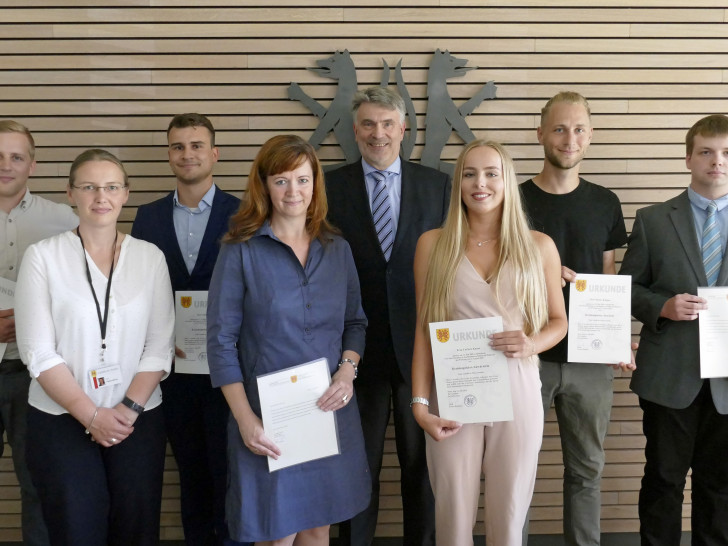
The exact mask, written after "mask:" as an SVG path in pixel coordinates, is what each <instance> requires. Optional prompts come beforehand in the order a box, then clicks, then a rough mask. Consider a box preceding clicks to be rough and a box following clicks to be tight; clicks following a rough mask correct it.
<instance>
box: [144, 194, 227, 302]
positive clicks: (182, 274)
mask: <svg viewBox="0 0 728 546" xmlns="http://www.w3.org/2000/svg"><path fill="white" fill-rule="evenodd" d="M173 197H174V192H171V193H170V194H169V195H167V196H165V197H162V198H161V199H158V200H157V201H153V202H152V203H149V204H147V205H142V206H141V207H139V210H138V211H137V215H136V219H135V220H134V225H133V226H132V228H131V235H132V237H136V238H138V239H143V240H145V241H149V242H150V243H154V244H155V245H157V246H158V247H159V249H160V250H161V251H162V252H163V253H164V256H165V258H166V259H167V267H169V276H170V279H171V280H172V289H173V290H175V291H176V290H207V289H208V288H209V286H210V278H211V277H212V270H213V268H214V267H215V262H216V261H217V254H218V252H219V250H220V239H222V236H223V235H225V233H227V231H228V224H229V220H230V216H231V215H233V214H234V213H235V212H236V211H237V210H238V207H239V206H240V199H238V198H237V197H234V196H232V195H230V194H229V193H225V192H224V191H222V190H221V189H220V188H218V187H216V188H215V197H214V198H213V200H212V209H211V210H210V218H209V220H208V222H207V228H206V229H205V235H204V237H203V239H202V243H201V244H200V254H199V256H198V257H197V262H196V263H195V268H194V269H193V270H192V273H191V274H190V273H188V272H187V266H186V265H185V261H184V258H183V257H182V251H181V250H180V248H179V243H178V242H177V234H176V233H175V231H174V220H173V219H172V210H173V209H174V202H173Z"/></svg>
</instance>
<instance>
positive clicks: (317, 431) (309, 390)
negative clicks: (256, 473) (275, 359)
mask: <svg viewBox="0 0 728 546" xmlns="http://www.w3.org/2000/svg"><path fill="white" fill-rule="evenodd" d="M330 384H331V374H330V373H329V364H328V361H327V360H326V359H325V358H321V359H319V360H314V361H313V362H307V363H306V364H299V365H298V366H292V367H290V368H286V369H285V370H281V371H279V372H273V373H269V374H265V375H261V376H258V393H259V395H260V412H261V417H262V419H263V428H264V429H265V435H266V436H268V438H270V439H271V440H273V442H274V443H275V444H276V445H277V446H278V447H279V448H280V450H281V455H280V457H278V459H277V460H276V459H274V458H273V457H268V470H269V471H270V472H274V471H276V470H280V469H281V468H286V467H288V466H293V465H295V464H300V463H305V462H307V461H313V460H315V459H321V458H323V457H329V456H331V455H338V454H339V453H340V450H339V435H338V433H337V430H336V418H335V416H334V412H333V411H322V410H321V409H320V408H319V407H318V406H317V405H316V401H317V400H318V399H319V398H321V395H322V394H323V393H324V392H325V391H326V389H328V388H329V385H330Z"/></svg>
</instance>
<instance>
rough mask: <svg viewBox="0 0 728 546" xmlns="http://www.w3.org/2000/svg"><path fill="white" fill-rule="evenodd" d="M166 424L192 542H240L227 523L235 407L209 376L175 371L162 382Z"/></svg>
mask: <svg viewBox="0 0 728 546" xmlns="http://www.w3.org/2000/svg"><path fill="white" fill-rule="evenodd" d="M161 385H162V394H163V396H164V404H162V407H163V410H164V418H165V427H166V430H167V438H169V443H170V445H171V446H172V452H173V453H174V458H175V460H176V461H177V468H178V469H179V482H180V503H181V513H182V527H183V529H184V533H185V543H186V544H187V545H188V546H216V545H217V546H219V545H223V544H236V543H235V542H234V541H231V540H230V539H229V538H228V536H229V535H228V531H227V525H226V524H225V487H226V485H227V429H226V427H227V419H228V414H229V409H228V405H227V402H226V401H225V397H224V396H223V395H222V392H221V391H220V389H213V388H212V385H211V384H210V376H209V375H197V374H178V373H172V374H171V375H170V376H169V377H168V378H167V379H165V380H164V381H162V384H161Z"/></svg>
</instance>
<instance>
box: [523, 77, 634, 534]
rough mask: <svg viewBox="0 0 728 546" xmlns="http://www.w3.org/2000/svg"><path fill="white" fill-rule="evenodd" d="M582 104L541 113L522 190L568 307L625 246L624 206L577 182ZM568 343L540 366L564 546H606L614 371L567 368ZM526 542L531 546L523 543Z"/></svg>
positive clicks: (566, 96) (571, 100)
mask: <svg viewBox="0 0 728 546" xmlns="http://www.w3.org/2000/svg"><path fill="white" fill-rule="evenodd" d="M592 133H593V128H592V126H591V111H590V110H589V103H588V102H587V101H586V99H585V98H584V97H582V96H581V95H580V94H578V93H574V92H568V91H567V92H561V93H559V94H557V95H556V96H554V97H553V98H551V100H549V101H548V102H547V103H546V106H544V108H543V109H542V110H541V125H540V127H539V128H538V133H537V134H538V141H539V143H540V144H541V145H542V146H543V148H544V155H545V160H544V166H543V170H542V171H541V172H540V173H539V174H538V175H536V176H535V177H533V179H531V180H527V181H526V182H524V183H523V184H522V185H521V195H522V197H523V207H524V209H525V211H526V214H527V215H528V217H529V220H530V222H531V227H532V228H533V229H536V230H538V231H542V232H544V233H546V234H547V235H549V236H550V237H551V238H552V239H553V240H554V242H555V243H556V246H557V248H558V250H559V255H560V256H561V264H562V268H561V277H562V284H563V285H564V300H565V302H566V309H567V311H568V309H569V283H570V282H574V280H576V274H577V272H578V273H604V274H612V275H613V274H615V273H616V269H615V263H614V254H615V252H614V251H615V249H616V248H618V247H620V246H622V245H624V244H625V243H626V242H627V233H626V230H625V226H624V218H623V216H622V208H621V206H620V204H619V199H618V198H617V196H616V195H615V194H614V193H613V192H611V191H610V190H608V189H606V188H603V187H601V186H597V185H596V184H592V183H591V182H587V181H586V180H584V179H583V178H580V177H579V164H580V163H581V160H582V159H583V158H584V155H585V154H586V150H587V148H588V147H589V144H590V142H591V139H592ZM567 347H568V336H567V337H566V338H564V339H563V340H562V341H561V342H560V343H559V344H557V345H556V346H555V347H553V348H552V349H550V350H548V351H545V352H544V353H541V354H540V355H539V357H540V359H541V383H542V389H541V396H542V399H543V406H544V413H545V412H546V411H548V409H549V407H550V406H551V403H552V402H553V403H554V405H555V408H556V417H557V420H558V423H559V432H560V435H561V448H562V451H563V457H564V518H563V521H564V539H565V542H566V544H568V545H575V544H578V545H580V546H583V545H594V544H599V541H600V516H601V514H600V512H601V499H600V495H601V493H600V481H601V475H602V469H603V468H604V448H603V442H604V437H605V436H606V433H607V425H608V424H609V418H610V413H611V409H612V395H613V391H612V380H613V377H614V372H613V370H612V368H611V367H610V366H608V365H604V364H588V363H582V362H568V361H567ZM524 543H525V542H524Z"/></svg>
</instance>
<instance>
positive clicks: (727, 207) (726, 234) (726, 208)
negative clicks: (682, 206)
mask: <svg viewBox="0 0 728 546" xmlns="http://www.w3.org/2000/svg"><path fill="white" fill-rule="evenodd" d="M688 199H690V205H691V207H690V208H691V209H692V210H693V223H694V224H695V233H696V234H697V236H698V248H700V245H701V244H702V240H703V226H704V225H705V220H706V219H707V218H708V211H707V210H706V209H707V208H708V203H710V201H711V200H710V199H708V198H707V197H703V196H702V195H700V194H699V193H697V192H696V191H695V190H693V189H692V188H688ZM714 201H715V204H716V205H718V212H717V218H716V220H717V221H718V229H719V230H720V246H721V248H722V249H723V255H725V248H726V246H725V245H726V241H728V195H724V196H723V197H719V198H718V199H715V200H714Z"/></svg>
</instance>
